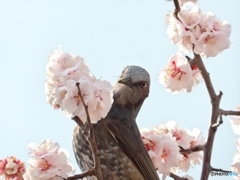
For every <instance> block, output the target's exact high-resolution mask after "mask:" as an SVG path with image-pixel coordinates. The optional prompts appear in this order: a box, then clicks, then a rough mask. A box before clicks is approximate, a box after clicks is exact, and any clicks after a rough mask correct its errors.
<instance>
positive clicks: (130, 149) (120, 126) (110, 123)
mask: <svg viewBox="0 0 240 180" xmlns="http://www.w3.org/2000/svg"><path fill="white" fill-rule="evenodd" d="M117 109H118V108H117ZM120 109H122V108H119V109H118V110H120ZM115 110H116V108H115ZM126 113H128V112H127V110H126V109H125V112H121V110H120V112H118V116H116V113H113V114H114V115H113V116H112V117H111V113H110V115H109V116H108V118H105V120H104V126H105V127H106V129H107V130H108V131H109V132H110V134H111V135H112V136H113V138H114V139H115V140H116V141H117V142H118V144H119V146H120V148H121V149H122V150H123V151H124V152H125V153H126V155H127V156H128V157H129V159H131V160H132V162H133V163H134V164H135V166H136V167H137V168H138V169H139V171H140V172H141V173H142V176H143V177H144V179H145V180H159V179H160V178H159V177H158V175H157V172H156V170H155V168H154V165H153V163H152V161H151V159H150V157H149V155H148V152H147V150H146V148H145V146H144V144H143V141H142V138H141V134H140V132H139V130H138V126H137V124H136V122H135V120H133V119H131V117H130V116H126Z"/></svg>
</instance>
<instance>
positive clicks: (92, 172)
mask: <svg viewBox="0 0 240 180" xmlns="http://www.w3.org/2000/svg"><path fill="white" fill-rule="evenodd" d="M95 174H96V170H95V168H92V169H90V170H88V171H86V172H84V173H81V174H75V175H74V176H71V177H68V178H67V180H77V179H83V178H85V177H87V176H92V175H95Z"/></svg>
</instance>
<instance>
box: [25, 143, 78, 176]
mask: <svg viewBox="0 0 240 180" xmlns="http://www.w3.org/2000/svg"><path fill="white" fill-rule="evenodd" d="M30 147H31V150H32V151H34V155H32V153H30V155H31V156H32V157H33V158H32V159H30V160H29V161H28V164H29V165H30V167H29V168H28V170H27V172H26V173H25V174H24V179H26V180H32V179H34V180H49V179H59V177H61V178H67V176H68V175H70V174H73V173H74V168H73V166H72V164H71V163H70V162H69V160H68V158H69V153H68V152H67V151H66V150H65V149H58V147H59V145H58V144H57V143H52V142H51V141H50V140H45V141H44V142H42V143H41V144H39V145H38V144H36V143H31V144H30Z"/></svg>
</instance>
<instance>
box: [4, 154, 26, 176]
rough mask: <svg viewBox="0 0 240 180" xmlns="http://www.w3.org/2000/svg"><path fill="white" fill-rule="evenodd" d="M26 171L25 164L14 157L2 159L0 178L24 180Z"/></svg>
mask: <svg viewBox="0 0 240 180" xmlns="http://www.w3.org/2000/svg"><path fill="white" fill-rule="evenodd" d="M25 171H26V170H25V166H24V163H23V162H22V161H21V160H19V159H17V158H16V157H14V156H11V157H8V158H5V159H0V177H3V178H4V179H5V180H14V179H17V180H23V174H24V173H25Z"/></svg>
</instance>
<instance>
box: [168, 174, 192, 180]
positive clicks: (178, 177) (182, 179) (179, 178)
mask: <svg viewBox="0 0 240 180" xmlns="http://www.w3.org/2000/svg"><path fill="white" fill-rule="evenodd" d="M169 177H171V178H173V179H174V180H188V178H184V177H180V176H177V175H176V174H173V173H170V174H169Z"/></svg>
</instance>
